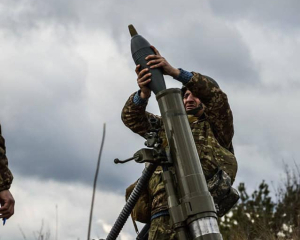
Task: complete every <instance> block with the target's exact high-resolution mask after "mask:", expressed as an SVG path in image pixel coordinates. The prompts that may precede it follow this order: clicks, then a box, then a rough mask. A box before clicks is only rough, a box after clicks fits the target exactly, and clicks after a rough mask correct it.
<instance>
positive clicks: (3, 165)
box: [0, 125, 13, 192]
mask: <svg viewBox="0 0 300 240" xmlns="http://www.w3.org/2000/svg"><path fill="white" fill-rule="evenodd" d="M12 180H13V175H12V173H11V172H10V170H9V169H8V161H7V158H6V149H5V140H4V138H3V137H2V134H1V125H0V192H1V191H3V190H7V189H9V188H10V185H11V183H12Z"/></svg>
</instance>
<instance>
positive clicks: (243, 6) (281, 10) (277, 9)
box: [210, 0, 300, 32]
mask: <svg viewBox="0 0 300 240" xmlns="http://www.w3.org/2000/svg"><path fill="white" fill-rule="evenodd" d="M210 5H211V8H212V10H213V12H214V13H215V14H216V15H218V16H222V17H224V19H226V20H228V19H229V20H233V21H237V20H245V19H247V20H250V21H252V22H255V23H256V24H259V25H263V26H265V25H267V26H268V27H270V28H278V29H281V30H284V31H291V32H293V31H295V30H297V29H299V24H298V23H299V21H300V17H299V14H298V9H299V7H300V3H299V1H297V0H288V1H284V2H283V1H280V0H276V1H264V2H261V1H251V2H250V1H249V2H246V3H244V2H240V1H237V0H230V1H226V3H225V2H223V1H220V0H218V1H211V2H210Z"/></svg>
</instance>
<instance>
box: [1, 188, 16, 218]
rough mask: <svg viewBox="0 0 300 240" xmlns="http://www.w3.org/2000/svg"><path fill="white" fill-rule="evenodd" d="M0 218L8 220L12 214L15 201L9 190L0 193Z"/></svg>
mask: <svg viewBox="0 0 300 240" xmlns="http://www.w3.org/2000/svg"><path fill="white" fill-rule="evenodd" d="M0 204H1V207H0V218H6V219H9V218H10V217H11V216H12V215H13V214H14V209H15V200H14V198H13V196H12V195H11V193H10V191H9V190H3V191H1V192H0Z"/></svg>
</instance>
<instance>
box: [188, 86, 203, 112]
mask: <svg viewBox="0 0 300 240" xmlns="http://www.w3.org/2000/svg"><path fill="white" fill-rule="evenodd" d="M200 104H201V100H200V99H199V98H197V97H195V96H194V95H193V94H192V93H191V91H190V90H186V92H185V94H184V96H183V105H184V108H185V110H186V111H188V110H193V109H195V108H196V107H199V105H200ZM202 113H203V109H201V110H199V112H198V113H197V114H196V116H200V115H201V114H202Z"/></svg>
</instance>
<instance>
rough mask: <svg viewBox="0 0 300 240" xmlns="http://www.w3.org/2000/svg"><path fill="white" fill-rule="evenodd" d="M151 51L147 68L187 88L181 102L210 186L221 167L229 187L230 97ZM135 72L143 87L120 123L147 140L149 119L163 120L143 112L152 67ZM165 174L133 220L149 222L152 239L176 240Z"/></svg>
mask: <svg viewBox="0 0 300 240" xmlns="http://www.w3.org/2000/svg"><path fill="white" fill-rule="evenodd" d="M152 49H153V50H154V52H155V54H156V55H149V56H147V57H146V60H147V61H148V66H149V67H150V68H161V69H162V70H163V74H164V75H169V76H172V77H173V78H174V79H176V80H178V81H180V82H182V84H183V88H182V97H183V103H184V107H185V109H186V111H187V114H188V120H189V123H190V126H191V130H192V134H193V137H194V140H195V144H196V147H197V151H198V154H199V158H200V160H201V165H202V168H203V172H204V175H205V178H206V180H207V181H208V185H209V180H210V179H213V177H214V176H215V175H217V173H218V172H219V171H220V169H221V170H222V172H223V173H224V174H225V175H226V176H227V177H225V178H226V179H227V180H228V179H229V178H228V175H229V176H230V178H231V180H230V179H229V187H230V184H231V185H232V184H233V182H234V180H235V176H236V172H237V162H236V159H235V156H234V151H233V146H232V138H233V133H234V130H233V117H232V112H231V109H230V106H229V103H228V99H227V96H226V94H225V93H224V92H223V91H222V90H221V89H220V88H219V86H218V84H217V83H216V82H215V81H214V80H213V79H212V78H210V77H208V76H204V75H201V74H200V73H195V72H188V71H185V70H183V69H177V68H174V67H172V66H171V65H170V64H169V63H168V62H167V61H166V59H165V58H163V57H162V56H161V55H160V53H159V52H158V50H157V49H156V48H155V47H153V46H152ZM135 71H136V74H137V76H138V79H137V83H138V86H139V88H140V89H139V91H137V92H135V93H133V94H132V95H131V96H130V97H129V99H128V100H127V102H126V104H125V106H124V108H123V111H122V120H123V122H124V124H125V125H126V126H127V127H128V128H130V129H131V130H132V131H133V132H135V133H137V134H139V135H140V136H142V137H144V136H145V134H146V133H147V131H148V130H149V127H150V124H149V122H148V119H149V118H152V117H154V118H157V119H158V120H159V122H160V124H161V126H162V128H163V125H162V120H161V117H159V116H155V115H153V114H151V113H149V112H147V111H145V109H146V106H147V103H148V99H149V98H150V96H151V90H150V89H149V88H148V87H147V84H148V83H149V82H150V81H151V73H149V70H148V69H143V70H141V71H140V66H139V65H138V66H137V67H136V70H135ZM161 138H162V139H163V146H164V147H166V145H167V141H166V137H165V134H164V132H163V131H162V133H161ZM161 173H162V168H161V167H160V166H159V167H158V168H157V169H156V171H155V172H154V174H153V175H152V177H151V179H150V181H149V185H148V186H147V189H146V190H145V191H144V193H143V194H142V196H141V197H140V199H139V201H138V203H137V204H136V206H135V208H134V210H133V212H132V217H133V219H134V220H137V221H140V222H143V223H150V222H151V225H150V230H149V238H148V239H151V240H152V239H160V240H161V239H176V238H175V233H174V231H173V230H172V228H171V226H170V224H169V214H168V204H167V198H166V193H165V189H164V185H163V182H162V176H161ZM133 187H134V184H133V185H131V186H130V187H129V188H128V189H127V190H126V196H127V197H128V195H129V194H130V192H131V191H132V189H133ZM211 194H212V196H213V197H214V200H215V203H216V202H218V200H219V197H220V196H216V193H215V192H211ZM223 197H224V196H222V197H221V198H223ZM235 201H237V200H235ZM234 203H235V202H234ZM234 203H233V204H234ZM226 204H227V203H226ZM231 204H232V203H231ZM233 204H232V205H233ZM232 205H231V206H232ZM226 210H228V208H227V209H226ZM223 214H224V213H222V214H220V215H223Z"/></svg>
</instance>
